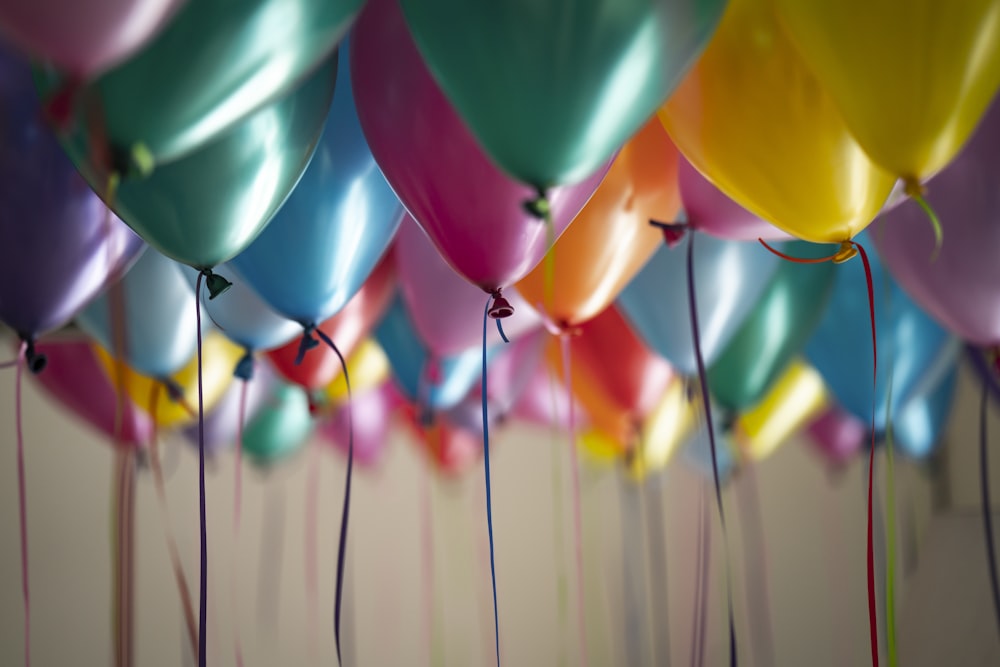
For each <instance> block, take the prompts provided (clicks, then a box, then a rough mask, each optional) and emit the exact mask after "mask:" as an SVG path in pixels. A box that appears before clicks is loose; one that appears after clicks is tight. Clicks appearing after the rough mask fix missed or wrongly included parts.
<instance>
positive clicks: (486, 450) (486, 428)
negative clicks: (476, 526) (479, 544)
mask: <svg viewBox="0 0 1000 667" xmlns="http://www.w3.org/2000/svg"><path fill="white" fill-rule="evenodd" d="M492 304H493V295H492V294H491V295H490V297H489V299H487V300H486V308H485V309H484V310H483V377H482V391H481V396H482V408H483V471H484V475H485V476H486V530H487V532H488V534H489V537H490V577H491V579H492V582H493V635H494V640H495V643H496V654H497V667H500V613H499V611H498V607H497V566H496V553H495V550H494V545H493V493H492V490H491V488H490V422H489V419H490V416H489V407H488V403H489V401H488V400H487V394H486V390H487V379H486V330H487V328H486V325H487V323H488V320H489V317H490V307H491V306H492Z"/></svg>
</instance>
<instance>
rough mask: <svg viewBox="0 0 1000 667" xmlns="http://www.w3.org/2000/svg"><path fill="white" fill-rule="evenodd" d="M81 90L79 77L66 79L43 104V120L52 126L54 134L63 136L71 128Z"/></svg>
mask: <svg viewBox="0 0 1000 667" xmlns="http://www.w3.org/2000/svg"><path fill="white" fill-rule="evenodd" d="M82 88H83V79H82V78H81V77H78V76H70V77H67V78H66V80H64V81H63V82H62V83H61V84H60V86H59V88H58V90H56V92H55V94H53V95H52V96H51V97H50V98H49V99H48V101H47V102H46V103H45V108H44V113H45V119H46V120H47V121H48V122H49V123H50V124H51V125H52V127H53V128H54V129H55V130H56V132H58V133H60V134H63V133H66V132H69V131H70V129H71V128H72V126H73V111H74V109H75V108H76V103H77V100H78V99H79V97H80V90H81V89H82Z"/></svg>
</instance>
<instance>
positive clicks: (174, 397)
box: [160, 378, 184, 403]
mask: <svg viewBox="0 0 1000 667" xmlns="http://www.w3.org/2000/svg"><path fill="white" fill-rule="evenodd" d="M160 384H162V385H163V388H164V389H166V390H167V397H169V398H170V400H171V401H173V402H174V403H180V402H181V401H183V400H184V390H183V389H181V386H180V385H179V384H177V383H176V382H175V381H174V380H173V379H172V378H160Z"/></svg>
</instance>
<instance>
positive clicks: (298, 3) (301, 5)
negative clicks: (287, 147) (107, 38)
mask: <svg viewBox="0 0 1000 667" xmlns="http://www.w3.org/2000/svg"><path fill="white" fill-rule="evenodd" d="M362 3H363V0H189V1H188V2H186V3H184V5H183V7H182V8H181V9H180V10H179V11H178V12H177V15H176V16H175V17H174V18H173V19H172V20H171V21H170V23H169V25H168V26H167V28H166V29H164V30H163V31H162V32H161V33H160V34H159V35H158V36H157V37H156V38H155V39H154V40H153V41H152V42H150V44H149V45H148V46H146V47H145V48H144V49H143V50H142V51H140V52H139V53H138V54H136V55H135V56H133V57H132V58H131V59H129V60H128V61H126V62H124V63H123V64H121V65H120V66H118V67H116V68H115V69H112V70H110V71H109V72H107V73H105V74H104V75H102V76H101V77H100V78H98V79H97V80H96V81H94V82H93V83H90V84H88V85H87V86H85V87H84V88H83V89H82V90H79V91H76V93H75V94H74V95H73V99H74V100H75V102H76V103H75V105H74V112H73V113H74V114H75V116H74V118H73V120H74V121H75V123H74V125H75V127H76V128H77V131H76V132H75V136H73V137H72V138H71V142H72V143H75V144H78V145H84V146H85V145H86V141H87V137H86V136H85V135H84V133H85V132H86V131H87V130H88V129H90V128H92V127H93V124H92V123H91V122H90V119H91V118H92V116H88V114H90V113H93V112H94V111H95V110H96V111H97V112H98V113H99V118H100V120H101V124H102V125H103V129H102V131H103V133H104V134H105V135H106V137H107V142H108V145H109V146H110V148H111V151H112V153H113V154H114V156H115V157H116V158H117V159H118V160H119V161H120V162H119V166H121V163H122V162H124V163H126V164H127V163H128V162H129V161H130V160H132V161H138V162H140V163H141V164H139V165H138V166H139V167H141V168H148V167H149V164H150V163H152V164H155V165H160V164H162V163H166V162H169V161H171V160H175V159H177V158H179V157H181V156H183V155H184V154H186V153H188V152H190V151H192V150H194V149H195V148H197V147H198V146H200V145H202V144H204V143H205V142H207V141H209V140H210V139H212V138H213V137H215V136H216V135H218V134H219V133H220V132H223V131H224V130H225V129H226V128H228V127H231V126H232V125H233V124H235V123H237V122H238V121H239V120H240V119H242V118H245V117H246V116H247V115H249V114H250V113H252V112H253V111H254V110H256V109H258V108H260V107H261V106H262V105H264V104H267V103H269V102H271V101H273V100H274V99H276V98H278V97H280V96H282V95H284V94H285V93H287V92H288V91H289V90H291V89H292V88H294V87H296V86H297V85H298V84H299V83H300V82H301V80H302V79H303V78H304V77H305V76H306V75H307V74H308V73H309V72H311V71H312V70H313V69H314V68H315V67H316V66H317V65H318V64H319V63H320V62H322V61H323V60H325V59H326V58H327V56H328V55H329V54H330V53H331V52H332V51H333V50H334V49H335V48H336V46H337V43H338V42H339V41H340V39H341V38H342V37H343V36H344V34H346V32H347V30H348V28H349V27H350V25H351V23H352V22H353V19H354V17H355V15H356V14H357V12H358V10H359V9H360V8H361V5H362ZM61 79H62V77H52V76H49V77H43V81H41V83H40V87H41V93H42V97H43V98H47V97H49V96H50V95H52V94H53V93H55V92H56V91H58V90H59V89H60V87H61V86H62V85H63V81H62V80H61Z"/></svg>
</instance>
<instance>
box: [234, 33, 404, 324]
mask: <svg viewBox="0 0 1000 667" xmlns="http://www.w3.org/2000/svg"><path fill="white" fill-rule="evenodd" d="M346 54H347V49H346V48H345V49H343V52H342V55H341V59H340V60H341V62H340V72H339V78H340V81H341V82H342V83H341V85H339V86H337V90H336V92H335V93H334V96H333V105H332V106H331V107H330V110H329V114H328V116H327V118H326V124H325V129H324V130H323V136H322V138H321V140H320V143H319V147H318V148H317V150H316V155H315V157H314V158H313V160H312V162H311V163H310V164H309V168H308V169H306V171H305V174H303V176H302V180H301V181H299V184H298V185H297V186H296V188H295V191H294V192H293V193H292V195H291V196H290V197H289V198H288V201H286V202H285V204H284V206H283V207H282V208H281V210H280V211H279V212H278V214H277V215H275V216H274V219H273V220H272V221H271V223H270V224H269V225H268V227H267V229H265V230H264V232H263V233H262V234H261V235H260V237H259V238H258V239H257V240H256V241H254V243H253V244H252V245H250V247H248V248H247V249H246V250H245V251H244V252H243V253H241V254H240V255H239V256H238V257H236V258H235V259H234V260H233V265H234V266H235V267H236V268H237V269H238V270H239V272H240V273H241V274H242V275H243V278H244V279H245V280H246V281H247V283H248V284H249V285H250V286H251V287H252V288H253V289H254V291H255V292H257V293H258V294H260V296H261V297H262V298H263V299H264V300H265V301H266V302H267V303H268V304H270V305H271V307H272V308H274V309H275V310H276V311H277V312H279V313H281V314H282V315H284V316H285V317H288V318H290V319H293V320H295V321H297V322H299V323H300V324H302V325H303V326H309V325H314V324H317V323H319V322H322V321H324V320H326V319H328V318H330V317H332V316H333V315H336V314H337V313H338V312H339V311H340V310H341V309H342V308H343V307H344V306H346V305H347V302H348V301H350V300H351V297H352V296H354V295H355V294H356V293H357V291H358V290H359V289H361V286H362V285H363V284H364V282H365V280H367V278H368V276H369V275H370V274H371V272H372V270H374V268H375V266H376V265H377V264H378V262H379V260H380V259H381V258H382V255H383V254H385V252H386V250H387V249H388V247H389V244H390V243H392V239H393V237H394V236H395V234H396V230H397V229H398V228H399V223H400V222H401V220H402V218H403V206H402V204H400V203H399V199H398V198H397V197H396V195H395V193H394V192H393V191H392V189H391V188H390V187H389V184H388V183H386V181H385V177H383V176H382V172H381V171H380V170H379V168H378V165H377V164H376V163H375V158H374V157H372V154H371V151H370V150H369V149H368V142H367V141H366V140H365V137H364V134H362V132H361V123H360V121H359V120H358V114H357V111H355V109H354V97H353V95H352V92H351V86H350V85H349V83H348V82H349V80H350V69H349V65H348V62H347V60H348V58H347V56H346ZM401 109H402V107H401Z"/></svg>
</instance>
